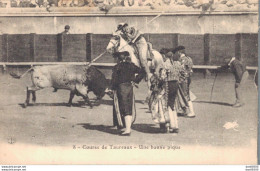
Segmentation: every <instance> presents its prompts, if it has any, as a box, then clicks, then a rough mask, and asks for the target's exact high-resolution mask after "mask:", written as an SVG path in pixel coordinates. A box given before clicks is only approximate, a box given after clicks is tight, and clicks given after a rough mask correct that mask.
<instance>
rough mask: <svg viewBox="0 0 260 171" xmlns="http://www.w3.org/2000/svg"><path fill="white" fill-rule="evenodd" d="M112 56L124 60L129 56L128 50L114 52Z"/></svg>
mask: <svg viewBox="0 0 260 171" xmlns="http://www.w3.org/2000/svg"><path fill="white" fill-rule="evenodd" d="M113 56H114V57H115V58H118V59H119V60H125V59H126V58H127V57H129V56H130V54H129V52H128V51H123V52H115V53H114V54H113Z"/></svg>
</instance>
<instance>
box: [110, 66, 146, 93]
mask: <svg viewBox="0 0 260 171" xmlns="http://www.w3.org/2000/svg"><path fill="white" fill-rule="evenodd" d="M136 74H137V76H136ZM144 74H145V73H144V70H142V69H141V68H139V67H137V66H136V65H134V64H133V63H131V62H120V63H118V64H117V65H116V66H114V68H113V73H112V81H111V89H112V90H116V89H117V87H118V86H119V85H120V84H122V83H131V82H135V83H139V82H140V81H141V80H142V78H143V77H144Z"/></svg>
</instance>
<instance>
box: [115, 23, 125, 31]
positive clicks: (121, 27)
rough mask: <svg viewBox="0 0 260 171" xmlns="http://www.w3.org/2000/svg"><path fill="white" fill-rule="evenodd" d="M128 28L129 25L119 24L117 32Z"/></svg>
mask: <svg viewBox="0 0 260 171" xmlns="http://www.w3.org/2000/svg"><path fill="white" fill-rule="evenodd" d="M126 26H128V24H127V23H120V24H118V26H117V30H116V32H117V31H119V30H122V29H123V28H124V27H126Z"/></svg>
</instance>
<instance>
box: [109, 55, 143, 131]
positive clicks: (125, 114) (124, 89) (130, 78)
mask: <svg viewBox="0 0 260 171" xmlns="http://www.w3.org/2000/svg"><path fill="white" fill-rule="evenodd" d="M114 56H115V57H117V58H118V61H119V62H118V64H117V65H116V66H115V67H114V68H113V73H112V81H111V84H112V87H111V89H112V90H114V106H113V121H114V125H115V126H117V127H118V128H119V129H122V128H125V130H124V131H123V132H122V133H121V134H120V135H121V136H130V133H131V126H132V119H133V117H132V115H133V112H135V102H134V92H133V84H135V83H139V82H140V81H141V80H142V78H143V74H142V73H143V71H142V69H141V68H139V67H137V66H135V65H134V64H133V63H131V60H130V57H129V52H127V51H124V52H117V53H115V54H114ZM136 74H137V76H136Z"/></svg>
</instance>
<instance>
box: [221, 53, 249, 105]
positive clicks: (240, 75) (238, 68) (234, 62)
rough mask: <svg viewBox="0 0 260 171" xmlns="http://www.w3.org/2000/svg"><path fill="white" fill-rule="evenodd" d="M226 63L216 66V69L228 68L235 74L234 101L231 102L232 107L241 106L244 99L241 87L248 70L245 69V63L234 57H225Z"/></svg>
mask: <svg viewBox="0 0 260 171" xmlns="http://www.w3.org/2000/svg"><path fill="white" fill-rule="evenodd" d="M226 62H227V64H226V65H224V66H221V67H220V68H218V71H223V70H226V69H230V70H231V72H232V73H233V74H234V76H235V80H236V81H235V93H236V102H235V103H234V104H233V107H241V106H243V105H244V104H245V103H244V100H243V98H242V92H243V91H242V90H241V87H243V85H244V84H245V82H246V80H247V78H248V71H247V70H246V65H245V64H244V63H242V61H240V60H238V59H237V58H236V57H232V58H231V59H230V58H229V59H226Z"/></svg>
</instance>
